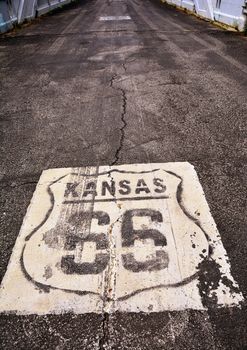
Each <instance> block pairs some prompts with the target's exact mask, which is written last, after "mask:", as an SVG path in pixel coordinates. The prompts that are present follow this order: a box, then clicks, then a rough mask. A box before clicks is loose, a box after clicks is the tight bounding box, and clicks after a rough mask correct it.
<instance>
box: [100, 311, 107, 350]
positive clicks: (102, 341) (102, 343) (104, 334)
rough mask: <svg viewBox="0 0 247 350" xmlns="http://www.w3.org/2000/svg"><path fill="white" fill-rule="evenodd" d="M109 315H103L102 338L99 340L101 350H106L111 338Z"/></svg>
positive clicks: (105, 313)
mask: <svg viewBox="0 0 247 350" xmlns="http://www.w3.org/2000/svg"><path fill="white" fill-rule="evenodd" d="M108 325H109V314H108V313H107V312H104V313H103V315H102V336H101V337H100V339H99V350H104V349H105V345H106V344H107V343H108V338H109V330H108V329H109V327H108Z"/></svg>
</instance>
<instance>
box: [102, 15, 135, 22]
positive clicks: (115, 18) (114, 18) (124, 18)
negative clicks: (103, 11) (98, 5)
mask: <svg viewBox="0 0 247 350" xmlns="http://www.w3.org/2000/svg"><path fill="white" fill-rule="evenodd" d="M130 19H131V17H130V16H101V17H100V18H99V20H100V21H128V20H130Z"/></svg>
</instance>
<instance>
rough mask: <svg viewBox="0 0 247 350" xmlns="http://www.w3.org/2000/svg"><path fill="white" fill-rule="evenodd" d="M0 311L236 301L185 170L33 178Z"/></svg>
mask: <svg viewBox="0 0 247 350" xmlns="http://www.w3.org/2000/svg"><path fill="white" fill-rule="evenodd" d="M0 298H1V302H0V311H2V312H3V311H5V312H11V311H16V312H18V313H22V314H28V313H35V314H46V313H62V312H71V311H73V312H75V313H86V312H102V311H105V312H114V311H116V310H118V311H125V312H126V311H127V312H130V311H132V312H139V311H144V312H150V311H154V312H159V311H164V310H183V309H186V308H192V309H205V308H209V307H210V308H212V307H213V308H216V307H223V306H235V305H238V304H239V303H240V302H241V301H242V300H243V297H242V294H241V292H240V291H239V290H238V286H237V284H236V282H235V281H234V280H233V278H232V276H231V273H230V265H229V262H228V259H227V256H226V252H225V249H224V247H223V245H222V242H221V239H220V236H219V233H218V231H217V228H216V225H215V223H214V220H213V218H212V216H211V215H210V211H209V208H208V205H207V202H206V200H205V197H204V194H203V191H202V188H201V185H200V183H199V181H198V178H197V175H196V173H195V170H194V168H193V166H192V165H190V164H189V163H165V164H134V165H133V164H132V165H120V166H114V167H109V166H101V167H99V168H96V167H85V168H68V169H52V170H46V171H44V172H43V174H42V176H41V178H40V181H39V183H38V185H37V188H36V190H35V193H34V196H33V199H32V201H31V204H30V206H29V209H28V212H27V215H26V217H25V219H24V222H23V225H22V228H21V231H20V234H19V236H18V238H17V241H16V244H15V248H14V250H13V253H12V257H11V259H10V263H9V266H8V269H7V272H6V275H5V277H4V279H3V282H2V285H1V291H0Z"/></svg>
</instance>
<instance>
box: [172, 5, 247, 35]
mask: <svg viewBox="0 0 247 350" xmlns="http://www.w3.org/2000/svg"><path fill="white" fill-rule="evenodd" d="M165 1H166V2H168V3H171V4H174V5H177V6H180V7H183V8H186V9H188V10H190V11H195V12H196V13H198V14H199V15H200V16H203V17H206V18H208V19H211V20H215V21H219V22H222V23H225V24H228V25H230V26H233V27H235V28H237V29H238V30H240V31H242V30H244V26H245V22H246V15H244V14H243V6H244V5H245V0H165Z"/></svg>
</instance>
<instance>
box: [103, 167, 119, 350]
mask: <svg viewBox="0 0 247 350" xmlns="http://www.w3.org/2000/svg"><path fill="white" fill-rule="evenodd" d="M108 176H109V178H110V179H111V181H114V179H113V176H112V174H111V172H109V174H108ZM114 197H115V195H114ZM115 199H116V197H115ZM116 205H117V204H116ZM121 218H122V215H120V216H119V217H118V218H117V220H115V221H114V222H113V223H112V224H111V225H110V228H109V230H108V235H109V248H108V250H109V254H110V264H109V269H108V271H107V273H106V275H105V286H104V298H103V308H102V326H101V328H102V336H101V337H100V339H99V349H100V350H103V349H105V346H106V345H107V344H108V339H109V319H110V316H109V312H110V309H111V307H112V304H113V305H114V290H115V286H116V273H115V271H116V267H115V262H116V252H115V250H116V246H115V240H114V237H113V235H112V232H113V227H114V225H115V224H116V223H117V222H119V221H120V220H121Z"/></svg>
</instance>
